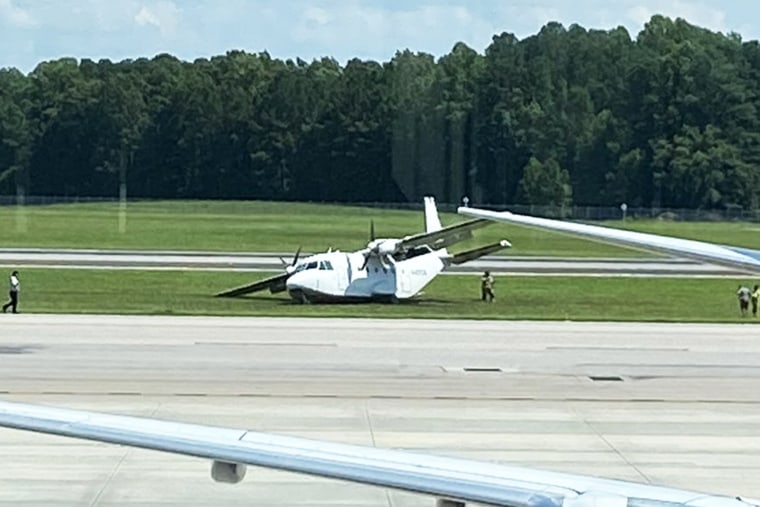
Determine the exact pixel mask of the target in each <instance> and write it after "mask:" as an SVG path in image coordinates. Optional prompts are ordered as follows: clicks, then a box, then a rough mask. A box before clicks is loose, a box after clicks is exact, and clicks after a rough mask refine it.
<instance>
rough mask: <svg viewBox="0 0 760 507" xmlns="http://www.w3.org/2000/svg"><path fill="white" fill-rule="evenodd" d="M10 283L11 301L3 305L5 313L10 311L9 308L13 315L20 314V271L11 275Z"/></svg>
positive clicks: (9, 293)
mask: <svg viewBox="0 0 760 507" xmlns="http://www.w3.org/2000/svg"><path fill="white" fill-rule="evenodd" d="M8 281H9V283H10V289H9V290H8V295H9V296H10V301H8V302H7V303H5V304H4V305H3V313H5V312H7V311H8V308H12V309H13V313H18V310H17V306H18V292H19V286H20V284H19V281H18V271H14V272H13V273H11V276H10V278H9V279H8Z"/></svg>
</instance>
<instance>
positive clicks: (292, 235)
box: [0, 201, 760, 257]
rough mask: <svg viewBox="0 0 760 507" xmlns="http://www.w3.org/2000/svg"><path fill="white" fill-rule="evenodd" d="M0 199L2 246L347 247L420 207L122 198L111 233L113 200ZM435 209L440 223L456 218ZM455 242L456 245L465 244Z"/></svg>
mask: <svg viewBox="0 0 760 507" xmlns="http://www.w3.org/2000/svg"><path fill="white" fill-rule="evenodd" d="M21 210H22V211H19V209H18V208H16V207H3V208H0V245H1V246H4V247H48V248H50V247H59V248H108V249H148V250H207V251H232V252H246V251H262V252H291V251H294V250H295V249H296V248H298V247H299V246H302V247H303V248H304V250H305V251H312V252H316V251H323V250H326V249H327V248H330V247H333V248H340V249H343V250H353V249H358V248H362V247H364V246H365V245H366V242H367V240H368V236H369V224H370V220H374V221H375V227H376V231H377V234H378V236H380V237H401V236H405V235H407V234H412V233H415V232H419V231H421V230H422V227H423V225H422V224H423V221H422V212H421V211H398V210H381V209H372V208H361V207H348V206H334V205H321V204H303V203H270V202H216V201H214V202H212V201H191V202H137V203H130V204H129V206H128V215H127V232H126V233H124V234H120V233H119V232H118V204H116V203H98V204H65V205H50V206H27V207H24V208H22V209H21ZM463 219H464V218H463V217H460V216H458V215H455V214H444V215H443V216H442V220H443V222H444V223H446V224H450V223H455V222H458V221H460V220H463ZM609 225H613V226H616V227H618V226H624V227H628V228H631V229H636V230H643V231H651V232H657V233H660V234H672V235H676V236H682V237H689V238H696V239H704V240H709V241H714V242H718V243H726V244H736V245H742V246H748V247H750V248H752V247H755V248H760V234H758V228H759V227H758V225H757V224H748V223H738V222H737V223H683V222H662V221H628V222H626V223H625V224H623V223H621V222H610V223H609ZM475 236H476V237H475V239H474V240H473V241H472V242H471V244H485V243H490V242H495V241H497V240H499V239H502V238H506V239H508V240H510V242H512V244H513V245H514V246H513V248H512V249H510V250H509V251H508V252H507V255H531V256H538V255H540V256H561V257H621V256H623V257H641V256H646V255H647V254H643V253H641V252H636V251H631V250H627V249H621V248H618V247H613V246H608V245H602V244H599V243H593V242H589V241H585V240H580V239H576V238H572V237H568V236H563V235H558V234H552V233H547V232H543V231H535V230H531V229H526V228H521V227H515V226H510V225H506V224H494V225H490V226H488V227H486V228H485V229H482V230H480V231H476V233H475ZM468 246H469V245H468V244H462V245H461V248H467V247H468Z"/></svg>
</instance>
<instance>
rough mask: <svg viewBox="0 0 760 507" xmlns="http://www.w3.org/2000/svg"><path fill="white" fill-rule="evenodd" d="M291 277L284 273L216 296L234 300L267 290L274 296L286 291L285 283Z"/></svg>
mask: <svg viewBox="0 0 760 507" xmlns="http://www.w3.org/2000/svg"><path fill="white" fill-rule="evenodd" d="M289 276H290V274H288V273H282V274H280V275H276V276H272V277H269V278H265V279H264V280H259V281H258V282H254V283H249V284H248V285H243V286H242V287H235V288H234V289H230V290H226V291H223V292H220V293H219V294H217V295H216V297H222V298H232V297H237V296H244V295H246V294H250V293H252V292H259V291H262V290H266V289H269V292H271V293H272V294H277V293H278V292H283V291H285V282H286V281H287V279H288V277H289Z"/></svg>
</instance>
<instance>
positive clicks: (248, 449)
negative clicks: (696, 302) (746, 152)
mask: <svg viewBox="0 0 760 507" xmlns="http://www.w3.org/2000/svg"><path fill="white" fill-rule="evenodd" d="M459 211H460V213H464V214H468V215H472V216H475V217H478V218H481V219H489V220H503V221H508V222H514V223H519V224H521V225H531V226H536V227H542V228H547V229H551V230H556V231H563V232H570V233H573V234H582V235H585V236H588V237H594V238H597V239H605V240H609V241H616V242H620V243H624V244H628V245H633V246H636V247H640V248H646V249H654V250H664V251H667V252H670V253H675V254H679V255H686V256H690V257H696V258H698V259H703V260H709V261H712V262H720V263H721V264H726V265H729V266H734V267H741V268H744V269H747V270H749V271H753V272H760V252H756V251H751V250H742V249H732V248H727V247H722V246H719V245H713V244H710V243H702V242H697V241H690V240H681V239H675V238H667V237H663V236H657V235H654V234H642V233H634V232H628V231H620V230H617V229H610V228H606V227H598V226H587V225H582V224H571V223H568V222H562V221H559V220H545V219H539V218H533V217H525V216H521V215H513V214H509V213H498V212H491V211H485V210H477V209H474V208H462V209H460V210H459ZM426 234H427V233H426ZM429 240H430V238H428V241H429ZM391 241H395V242H397V243H394V244H395V245H398V241H401V242H404V241H406V240H391ZM383 243H384V242H381V243H377V242H373V243H370V246H369V247H368V249H367V250H366V251H364V252H365V254H366V255H368V256H369V259H368V260H367V267H369V266H374V264H372V263H373V259H374V261H376V262H377V267H378V268H380V267H381V262H380V261H381V259H382V256H385V259H384V266H385V267H386V268H389V267H392V266H393V264H392V263H391V259H390V258H388V256H391V257H392V256H393V255H396V254H398V250H397V247H396V246H394V248H388V249H387V250H385V251H384V250H383V249H384V248H385V247H383V246H380V245H383ZM428 246H429V245H428ZM414 248H416V245H415V246H414ZM431 250H435V246H433V247H432V248H431ZM391 252H393V253H391ZM360 255H364V254H361V253H360ZM426 255H433V254H431V253H428V254H426ZM435 255H436V256H439V257H440V255H439V254H435ZM410 260H411V261H413V260H414V258H412V259H410ZM393 261H394V262H396V268H398V264H400V262H399V260H398V259H395V258H394V259H393ZM308 262H309V263H311V262H312V260H309V261H308ZM314 262H320V261H317V260H316V258H315V260H314ZM352 262H357V263H360V262H364V260H363V257H361V258H360V257H356V258H355V259H354V260H353V261H352ZM402 262H409V261H402ZM441 262H443V261H441ZM301 265H303V264H296V266H301ZM307 266H308V264H307ZM333 268H335V266H333ZM311 269H313V270H314V271H315V272H319V271H317V268H311ZM308 271H309V270H307V269H303V270H301V271H299V274H300V273H302V272H305V273H308ZM325 271H327V270H325ZM372 272H373V273H374V269H373V270H372ZM379 273H380V272H379V271H378V274H379ZM286 275H287V276H285V275H281V277H280V278H279V280H280V281H279V282H269V283H280V284H283V282H284V284H285V286H291V287H292V288H293V290H299V289H302V288H303V285H301V283H302V282H301V280H302V277H298V278H296V276H297V274H294V275H293V276H292V277H291V276H290V273H287V274H286ZM368 275H369V274H367V276H368ZM282 276H285V278H282ZM291 281H293V282H294V283H293V284H290V283H288V282H291ZM296 281H298V285H296V284H295V282H296ZM368 292H369V291H368ZM388 293H390V291H388ZM0 426H6V427H9V428H17V429H22V430H29V431H36V432H40V433H50V434H54V435H63V436H67V437H74V438H83V439H88V440H95V441H99V442H109V443H114V444H121V445H127V446H133V447H140V448H145V449H154V450H158V451H164V452H170V453H175V454H183V455H188V456H194V457H199V458H207V459H209V460H211V461H212V466H211V476H212V477H213V479H214V480H216V481H219V482H228V483H236V482H239V481H241V480H242V479H243V477H244V476H245V470H246V465H255V466H260V467H266V468H274V469H278V470H286V471H291V472H297V473H302V474H308V475H313V476H319V477H327V478H332V479H339V480H344V481H351V482H356V483H362V484H370V485H374V486H381V487H385V488H391V489H398V490H404V491H411V492H416V493H421V494H427V495H430V496H432V497H434V498H436V499H437V505H438V506H439V507H463V506H464V505H465V504H466V503H467V502H473V503H477V504H482V505H492V506H505V507H749V506H754V507H760V500H753V499H749V498H743V497H738V496H722V495H712V494H709V493H697V492H694V491H685V490H681V489H675V488H669V487H665V486H654V485H649V484H639V483H633V482H625V481H617V480H611V479H602V478H595V477H589V476H583V475H573V474H565V473H556V472H546V471H540V470H533V469H530V468H524V467H513V466H506V465H498V464H493V463H485V462H482V461H471V460H462V459H454V458H442V457H435V456H429V455H424V454H416V453H411V452H405V451H396V450H387V449H378V448H374V447H366V446H355V445H344V444H336V443H332V442H325V441H319V440H307V439H301V438H293V437H285V436H278V435H273V434H269V433H255V432H250V431H246V430H240V429H229V428H219V427H212V426H199V425H193V424H186V423H179V422H173V421H161V420H156V419H149V418H136V417H127V416H120V415H110V414H101V413H95V412H85V411H80V410H65V409H58V408H52V407H44V406H39V405H28V404H19V403H10V402H0Z"/></svg>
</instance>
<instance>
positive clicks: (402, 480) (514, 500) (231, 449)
mask: <svg viewBox="0 0 760 507" xmlns="http://www.w3.org/2000/svg"><path fill="white" fill-rule="evenodd" d="M0 426H5V427H9V428H16V429H23V430H29V431H35V432H40V433H49V434H54V435H62V436H67V437H75V438H83V439H87V440H95V441H99V442H108V443H113V444H122V445H127V446H132V447H140V448H144V449H153V450H157V451H165V452H170V453H175V454H184V455H188V456H195V457H200V458H208V459H211V460H214V464H213V466H212V477H213V478H214V479H215V480H217V481H221V482H232V483H234V482H239V481H240V480H242V478H243V476H244V475H245V469H244V467H243V465H244V464H248V465H255V466H261V467H266V468H274V469H278V470H287V471H290V472H298V473H303V474H308V475H315V476H319V477H327V478H332V479H341V480H346V481H351V482H357V483H363V484H371V485H375V486H382V487H387V488H392V489H399V490H405V491H412V492H416V493H423V494H428V495H432V496H435V497H438V498H440V499H446V500H449V502H448V503H444V502H441V505H464V502H476V503H480V504H484V505H495V506H509V507H586V506H589V507H591V506H611V507H618V506H620V507H626V506H641V507H678V506H682V507H686V506H693V507H748V506H751V505H754V506H755V507H760V506H758V504H757V502H755V503H754V504H752V503H750V502H749V501H748V500H744V501H743V500H740V499H739V498H730V497H724V496H712V495H706V494H700V493H694V492H688V491H683V490H678V489H671V488H664V487H657V486H649V485H643V484H635V483H630V482H623V481H614V480H608V479H598V478H593V477H586V476H580V475H571V474H562V473H555V472H544V471H537V470H530V469H527V468H522V467H510V466H504V465H496V464H488V463H482V462H477V461H468V460H461V459H454V458H441V457H434V456H425V455H421V454H414V453H408V452H403V451H391V450H384V449H377V448H374V447H363V446H354V445H344V444H335V443H329V442H322V441H316V440H307V439H301V438H293V437H284V436H277V435H271V434H267V433H254V432H250V431H245V430H236V429H227V428H218V427H211V426H200V425H194V424H185V423H177V422H171V421H161V420H156V419H147V418H138V417H127V416H119V415H110V414H101V413H96V412H85V411H80V410H65V409H57V408H51V407H44V406H39V405H27V404H21V403H10V402H0Z"/></svg>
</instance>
